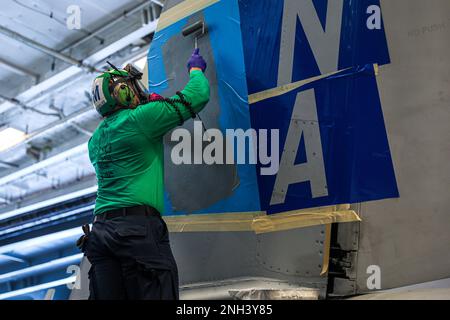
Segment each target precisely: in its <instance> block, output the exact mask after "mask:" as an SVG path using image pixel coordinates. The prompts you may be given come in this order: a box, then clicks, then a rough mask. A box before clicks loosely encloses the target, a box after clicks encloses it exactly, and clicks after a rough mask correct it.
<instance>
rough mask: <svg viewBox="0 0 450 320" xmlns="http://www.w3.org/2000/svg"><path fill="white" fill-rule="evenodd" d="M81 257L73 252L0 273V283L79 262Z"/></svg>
mask: <svg viewBox="0 0 450 320" xmlns="http://www.w3.org/2000/svg"><path fill="white" fill-rule="evenodd" d="M82 258H83V254H82V253H78V254H74V255H72V256H67V257H64V258H60V259H55V260H52V261H49V262H46V263H42V264H38V265H35V266H32V267H28V268H23V269H20V270H16V271H12V272H8V273H4V274H0V283H3V282H7V281H12V280H18V279H22V278H25V277H28V276H30V275H36V274H39V273H43V272H46V271H50V270H54V269H57V268H59V267H63V266H67V265H70V264H73V263H77V264H79V263H80V261H81V259H82Z"/></svg>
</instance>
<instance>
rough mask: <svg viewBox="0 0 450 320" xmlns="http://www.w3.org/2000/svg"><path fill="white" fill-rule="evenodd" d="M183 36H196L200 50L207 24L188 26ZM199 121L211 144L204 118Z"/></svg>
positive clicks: (196, 44) (182, 31)
mask: <svg viewBox="0 0 450 320" xmlns="http://www.w3.org/2000/svg"><path fill="white" fill-rule="evenodd" d="M181 34H182V35H183V37H188V36H190V35H194V48H195V49H197V48H198V39H199V38H201V37H203V36H204V35H205V34H206V26H205V22H204V21H202V20H200V21H197V22H194V23H193V24H190V25H188V26H187V27H185V28H184V29H183V30H181ZM197 116H198V118H199V120H200V121H201V122H202V126H203V130H204V131H205V133H206V139H207V141H208V142H211V137H209V135H208V134H207V132H206V127H205V124H204V123H203V120H202V118H200V115H199V114H197Z"/></svg>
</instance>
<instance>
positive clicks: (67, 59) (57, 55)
mask: <svg viewBox="0 0 450 320" xmlns="http://www.w3.org/2000/svg"><path fill="white" fill-rule="evenodd" d="M0 33H3V34H4V35H5V36H7V37H9V38H11V39H14V40H16V41H19V42H22V43H23V44H25V45H27V46H29V47H31V48H34V49H36V50H38V51H41V52H43V53H45V54H48V55H50V56H52V57H54V58H56V59H59V60H61V61H64V62H67V63H69V64H72V65H75V66H77V67H80V68H83V69H86V70H87V71H89V72H95V71H97V69H96V68H95V67H93V66H90V65H88V64H85V63H84V62H83V61H82V60H77V59H74V58H72V57H70V56H68V55H65V54H62V53H60V52H58V51H56V50H53V49H51V48H49V47H47V46H44V45H43V44H41V43H39V42H37V41H34V40H32V39H29V38H27V37H24V36H22V35H21V34H19V33H17V32H15V31H12V30H9V29H7V28H5V27H3V26H0Z"/></svg>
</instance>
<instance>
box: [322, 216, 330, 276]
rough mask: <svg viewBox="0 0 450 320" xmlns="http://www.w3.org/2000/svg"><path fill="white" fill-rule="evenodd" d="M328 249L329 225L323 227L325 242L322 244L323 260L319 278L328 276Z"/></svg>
mask: <svg viewBox="0 0 450 320" xmlns="http://www.w3.org/2000/svg"><path fill="white" fill-rule="evenodd" d="M330 247H331V224H327V225H326V226H325V241H324V243H323V260H322V271H321V272H320V275H321V276H324V275H326V274H328V269H329V267H330Z"/></svg>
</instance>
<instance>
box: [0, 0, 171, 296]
mask: <svg viewBox="0 0 450 320" xmlns="http://www.w3.org/2000/svg"><path fill="white" fill-rule="evenodd" d="M164 2H165V1H164V0H134V1H133V0H108V1H102V2H101V3H100V2H94V1H88V0H78V1H77V0H70V1H69V0H58V1H51V0H8V1H2V4H1V5H2V10H1V12H0V43H1V49H2V50H1V51H0V268H2V271H5V270H6V271H8V270H9V271H10V272H9V273H8V274H7V275H8V276H4V275H0V296H1V294H2V292H4V291H5V290H6V291H11V290H12V289H14V286H18V287H21V285H20V284H18V283H16V284H14V283H13V284H11V282H9V281H11V279H13V277H12V276H11V277H10V275H14V277H16V273H19V274H22V273H23V274H24V275H29V274H34V273H35V271H36V270H41V269H42V270H47V269H49V268H50V269H51V268H52V267H54V266H53V265H52V266H50V265H48V266H47V265H46V263H47V262H46V261H43V260H42V258H41V257H42V252H45V255H46V259H47V260H48V259H50V260H51V258H52V256H53V258H56V259H58V258H60V259H63V260H61V263H62V265H64V264H68V263H69V262H71V263H73V262H74V261H75V260H77V259H78V260H79V259H80V257H79V256H78V255H77V253H76V252H72V251H71V250H72V249H70V248H72V247H73V240H74V238H76V237H77V235H78V232H79V231H78V228H74V227H75V226H77V225H80V222H83V221H86V222H87V221H88V218H87V217H88V216H90V215H91V214H92V204H93V200H94V196H95V192H96V180H95V175H94V171H93V168H92V166H91V164H90V162H89V159H88V155H87V146H86V142H87V141H88V139H89V137H90V135H91V134H92V132H93V131H94V130H95V128H96V127H97V125H98V123H99V121H100V120H101V119H100V117H99V115H98V114H97V113H96V112H95V110H94V109H93V108H92V104H91V98H90V87H91V83H92V79H93V78H94V77H95V76H96V73H97V72H98V71H101V70H104V69H106V66H107V65H106V60H108V61H111V62H112V63H114V64H115V65H118V66H121V65H124V64H126V63H128V62H135V61H140V62H141V66H142V61H145V59H146V56H147V51H148V47H149V45H150V42H151V40H152V36H153V33H154V31H155V29H156V24H157V19H158V17H159V14H160V12H161V10H162V7H163V5H164ZM73 5H76V6H78V7H79V8H80V18H81V19H80V27H81V28H80V29H73V30H71V29H69V28H68V27H67V23H66V22H67V19H68V17H69V16H70V14H71V12H69V11H68V8H69V6H73ZM77 219H78V220H77ZM79 219H85V220H83V221H82V220H79ZM48 236H50V238H49V239H52V241H51V242H49V241H48V240H49V239H47V238H46V237H48ZM40 240H42V241H41V242H40V243H41V244H40V245H34V244H35V243H36V241H38V242H39V241H40ZM30 241H31V242H30ZM69 243H70V245H71V246H69ZM19 244H20V245H19ZM31 244H33V245H31ZM68 248H69V249H68ZM67 250H68V251H67ZM42 263H43V264H42ZM35 264H37V265H38V266H40V265H42V266H45V267H43V268H40V267H35V266H34V265H35ZM57 265H58V264H57ZM25 267H26V268H25ZM27 268H28V269H27ZM29 268H31V269H29ZM21 270H22V271H23V272H22V271H21ZM11 272H13V273H11ZM22 278H24V277H22ZM15 279H16V278H15ZM16 280H17V279H16ZM33 281H35V282H37V283H40V282H42V280H36V279H35V280H33ZM33 281H31V282H33ZM29 282H30V280H29V279H28V280H27V283H29ZM4 286H6V287H4ZM11 286H12V287H11ZM2 297H3V296H2Z"/></svg>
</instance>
